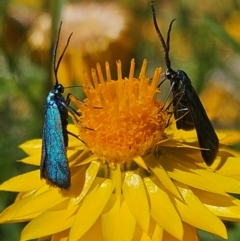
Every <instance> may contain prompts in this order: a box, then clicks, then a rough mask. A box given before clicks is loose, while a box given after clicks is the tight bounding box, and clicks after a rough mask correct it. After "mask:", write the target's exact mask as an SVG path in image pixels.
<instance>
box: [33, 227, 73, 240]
mask: <svg viewBox="0 0 240 241" xmlns="http://www.w3.org/2000/svg"><path fill="white" fill-rule="evenodd" d="M68 236H69V229H67V230H64V231H62V232H59V233H56V234H54V235H53V236H52V238H51V241H68ZM38 241H41V240H38Z"/></svg>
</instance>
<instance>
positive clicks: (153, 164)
mask: <svg viewBox="0 0 240 241" xmlns="http://www.w3.org/2000/svg"><path fill="white" fill-rule="evenodd" d="M164 161H165V159H164V157H163V156H160V157H159V158H158V159H156V157H155V156H154V155H152V156H151V158H148V159H147V160H146V162H147V165H148V167H149V168H150V170H151V171H152V172H153V173H154V174H155V176H156V177H157V178H158V179H159V181H160V182H161V183H162V184H163V185H164V186H165V187H166V189H167V190H169V191H170V192H171V193H172V194H173V195H175V196H176V197H178V198H179V199H182V197H181V195H180V193H179V192H178V190H177V188H176V187H175V185H174V184H173V182H172V180H171V178H170V177H169V176H168V174H167V173H166V171H165V170H164V168H163V167H162V165H161V163H162V162H164Z"/></svg>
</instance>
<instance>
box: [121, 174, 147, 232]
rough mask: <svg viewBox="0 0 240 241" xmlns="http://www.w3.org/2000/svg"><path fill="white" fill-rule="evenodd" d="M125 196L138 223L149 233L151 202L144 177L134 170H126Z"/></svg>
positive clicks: (123, 187) (123, 189)
mask: <svg viewBox="0 0 240 241" xmlns="http://www.w3.org/2000/svg"><path fill="white" fill-rule="evenodd" d="M122 191H123V196H124V198H125V200H126V203H127V205H128V208H129V209H130V211H131V213H132V215H133V216H134V218H135V219H136V221H137V223H138V225H139V226H140V227H141V228H142V229H143V230H144V231H145V232H146V233H148V227H149V222H150V215H149V204H148V199H147V195H146V192H145V189H144V185H143V182H142V178H141V177H140V176H139V175H138V174H136V173H134V172H130V171H128V172H126V174H125V179H124V181H123V185H122Z"/></svg>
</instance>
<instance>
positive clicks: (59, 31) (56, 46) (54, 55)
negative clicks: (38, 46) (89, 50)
mask: <svg viewBox="0 0 240 241" xmlns="http://www.w3.org/2000/svg"><path fill="white" fill-rule="evenodd" d="M61 28H62V21H61V23H60V26H59V30H58V35H57V41H56V44H55V46H54V50H53V69H54V75H55V80H56V84H58V77H57V73H58V69H59V65H60V63H61V61H62V58H63V56H64V53H65V51H66V49H67V47H68V45H69V42H70V39H71V37H72V34H73V33H71V34H70V35H69V37H68V40H67V44H66V46H65V47H64V50H63V52H62V54H61V56H60V58H59V59H58V62H57V65H56V58H57V49H58V43H59V38H60V33H61Z"/></svg>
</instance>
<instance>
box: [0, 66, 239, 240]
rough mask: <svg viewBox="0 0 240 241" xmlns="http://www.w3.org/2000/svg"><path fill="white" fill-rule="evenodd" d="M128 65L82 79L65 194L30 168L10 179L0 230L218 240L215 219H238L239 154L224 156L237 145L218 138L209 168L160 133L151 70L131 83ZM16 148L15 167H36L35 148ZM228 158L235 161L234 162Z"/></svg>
mask: <svg viewBox="0 0 240 241" xmlns="http://www.w3.org/2000/svg"><path fill="white" fill-rule="evenodd" d="M134 65H135V64H134V61H132V62H131V67H130V72H129V76H128V78H123V77H122V72H121V62H119V61H118V62H117V76H118V78H117V80H115V81H114V80H112V78H111V73H110V69H109V65H108V64H106V79H105V78H104V75H103V73H102V71H101V68H100V65H97V69H96V70H92V78H90V77H88V76H87V75H86V78H85V81H84V83H83V89H84V92H85V94H86V96H87V98H86V99H85V100H84V102H83V103H81V102H80V101H79V100H77V99H75V98H74V97H73V98H72V101H73V102H74V103H75V104H76V105H77V106H78V107H79V112H80V113H81V117H80V118H79V120H78V121H76V120H75V121H76V123H75V126H74V125H69V131H71V132H72V133H74V134H76V135H79V137H80V138H81V139H82V140H83V142H84V143H83V142H80V141H79V140H77V139H75V138H74V137H71V136H70V141H69V147H68V150H67V155H68V160H69V165H70V169H71V183H72V184H71V188H70V189H69V190H68V191H64V190H61V189H59V188H56V187H51V186H48V185H47V184H46V182H45V180H40V173H39V170H36V171H32V172H29V173H26V174H23V175H19V176H17V177H14V178H12V179H10V180H8V181H6V182H4V183H3V184H2V185H1V186H0V189H1V190H5V191H15V192H19V194H18V196H17V198H16V200H15V203H14V204H12V205H11V206H9V207H8V208H6V209H5V210H4V211H3V212H2V213H1V215H0V222H1V223H13V222H23V221H29V223H28V224H27V225H26V227H25V228H24V230H23V231H22V234H21V240H22V241H23V240H30V239H35V238H42V239H44V238H51V240H71V241H76V240H82V241H89V240H98V241H113V240H114V241H115V240H116V241H121V240H124V241H126V240H129V241H132V240H134V241H135V240H136V241H139V240H149V241H150V240H155V241H156V240H157V241H161V240H163V241H171V240H172V241H173V240H175V241H176V240H184V241H189V240H190V241H192V240H199V237H198V234H197V229H202V230H205V231H207V232H210V233H213V234H215V235H218V236H220V237H223V238H227V231H226V228H225V226H224V224H223V222H222V220H229V221H240V201H239V200H238V199H236V198H235V197H233V196H232V195H230V194H229V193H240V170H239V162H240V157H239V156H240V155H239V154H238V153H237V152H233V151H230V150H228V149H227V148H224V146H225V145H226V144H229V143H234V142H236V141H237V138H235V137H234V135H233V134H234V133H230V134H231V135H230V136H231V137H230V138H227V135H224V134H220V133H218V137H219V139H220V141H221V146H220V147H221V149H220V151H219V154H218V157H217V159H216V160H215V162H214V164H213V165H212V166H211V167H207V166H206V165H205V164H204V162H203V160H202V159H201V155H200V150H199V148H198V145H197V138H196V133H195V131H190V132H184V131H177V130H176V129H174V123H173V125H171V126H170V127H168V128H167V129H165V126H166V122H167V120H168V118H169V116H168V113H166V111H165V110H164V108H163V104H162V103H161V102H160V101H159V100H158V99H157V95H158V94H159V92H160V91H159V90H158V88H157V85H158V81H159V77H160V74H161V68H157V69H156V70H155V72H154V74H153V77H152V78H148V77H147V76H146V68H147V61H144V62H143V65H142V69H141V72H140V75H139V78H135V77H134ZM21 148H22V149H23V150H24V151H25V152H26V153H27V154H28V155H29V156H28V157H27V158H25V159H23V160H22V162H24V163H28V164H32V165H39V160H40V152H41V140H31V141H28V142H26V143H24V144H23V145H21ZM236 156H238V157H236Z"/></svg>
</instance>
